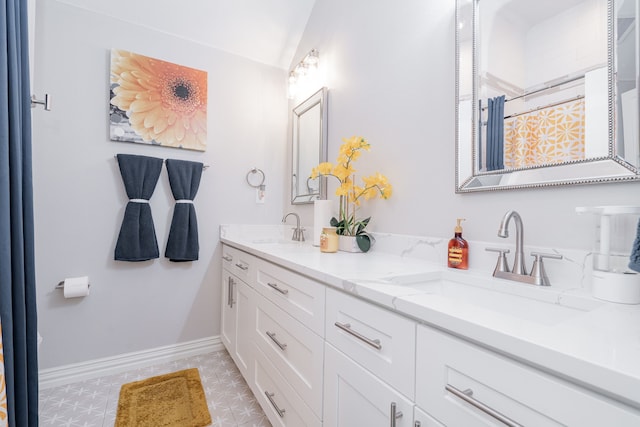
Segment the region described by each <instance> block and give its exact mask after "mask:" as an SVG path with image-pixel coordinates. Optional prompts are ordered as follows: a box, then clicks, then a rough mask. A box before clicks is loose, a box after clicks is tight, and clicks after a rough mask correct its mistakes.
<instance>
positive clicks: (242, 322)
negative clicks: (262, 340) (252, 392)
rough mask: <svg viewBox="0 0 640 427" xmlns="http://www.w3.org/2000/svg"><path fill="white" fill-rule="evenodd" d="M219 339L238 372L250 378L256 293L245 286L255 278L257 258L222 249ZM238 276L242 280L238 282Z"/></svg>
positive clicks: (230, 249)
mask: <svg viewBox="0 0 640 427" xmlns="http://www.w3.org/2000/svg"><path fill="white" fill-rule="evenodd" d="M222 259H223V270H222V318H221V329H222V331H221V338H222V343H223V344H224V346H225V347H226V348H227V351H228V352H229V354H230V355H231V358H232V359H233V360H234V362H235V363H236V365H237V366H238V369H240V372H242V374H243V375H245V377H249V376H250V374H251V372H250V369H251V368H252V366H253V362H252V359H253V344H252V340H251V336H252V334H251V331H252V326H253V323H254V319H255V302H256V297H255V295H256V293H255V291H254V290H253V289H252V288H251V287H250V286H249V285H248V283H247V281H251V278H252V274H253V275H255V261H256V258H254V257H253V256H251V255H249V254H246V253H244V252H241V251H238V250H236V249H234V248H230V247H223V258H222ZM240 277H243V279H241V278H240Z"/></svg>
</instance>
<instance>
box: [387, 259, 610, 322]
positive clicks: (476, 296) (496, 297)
mask: <svg viewBox="0 0 640 427" xmlns="http://www.w3.org/2000/svg"><path fill="white" fill-rule="evenodd" d="M383 281H384V282H385V283H388V284H393V285H397V286H402V287H409V288H411V289H414V290H416V291H419V293H416V295H414V296H406V297H405V299H414V298H423V299H427V298H428V297H429V295H433V296H437V297H438V298H446V299H447V300H449V302H451V303H454V304H458V305H460V306H461V308H464V306H466V307H468V308H472V307H477V308H481V309H485V310H489V311H491V312H494V313H499V314H503V315H508V316H511V317H515V318H518V319H522V320H527V321H529V322H534V323H538V324H541V325H555V324H558V323H560V322H563V321H566V320H570V319H573V318H575V317H577V316H581V315H583V314H585V313H587V312H589V311H592V310H594V309H596V308H598V307H601V306H602V305H603V304H604V303H601V302H598V301H595V300H593V299H590V298H583V297H575V296H567V295H563V293H562V292H561V291H558V290H555V289H550V288H542V287H539V286H533V285H526V284H519V283H513V282H505V281H502V280H496V279H493V278H485V277H480V276H478V277H474V276H467V275H465V274H460V275H458V274H456V273H455V272H449V271H444V272H433V273H427V274H421V275H411V276H394V277H389V278H385V279H384V280H383ZM420 295H424V296H422V297H421V296H420Z"/></svg>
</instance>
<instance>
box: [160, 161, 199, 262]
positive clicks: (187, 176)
mask: <svg viewBox="0 0 640 427" xmlns="http://www.w3.org/2000/svg"><path fill="white" fill-rule="evenodd" d="M166 164H167V173H168V174H169V184H170V185H171V192H172V193H173V198H174V199H176V205H175V208H174V209H173V219H172V220H171V229H170V230H169V238H168V239H167V248H166V250H165V253H164V256H165V257H167V258H169V260H171V261H175V262H181V261H196V260H197V259H198V253H199V251H200V246H199V244H198V220H197V218H196V209H195V208H194V206H193V199H194V198H195V197H196V193H197V192H198V187H199V186H200V178H201V176H202V169H203V164H202V163H198V162H189V161H186V160H175V159H167V160H166Z"/></svg>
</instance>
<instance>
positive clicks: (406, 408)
mask: <svg viewBox="0 0 640 427" xmlns="http://www.w3.org/2000/svg"><path fill="white" fill-rule="evenodd" d="M415 328H416V324H415V322H413V321H411V320H409V319H407V318H405V317H402V316H399V315H397V314H395V313H392V312H390V311H388V310H385V309H383V308H380V307H378V306H375V305H373V304H370V303H368V302H365V301H362V300H360V299H357V298H354V297H352V296H349V295H347V294H344V293H342V292H339V291H336V290H334V289H327V310H326V341H327V343H326V344H325V372H324V396H325V397H324V423H325V425H326V426H342V427H348V426H356V425H363V426H364V425H371V426H374V425H392V426H394V425H395V426H410V425H412V420H413V402H412V401H413V395H414V378H415Z"/></svg>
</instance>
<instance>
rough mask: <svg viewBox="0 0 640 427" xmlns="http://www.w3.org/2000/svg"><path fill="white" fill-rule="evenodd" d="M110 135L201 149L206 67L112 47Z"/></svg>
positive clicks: (204, 141) (204, 129) (204, 135)
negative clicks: (163, 59)
mask: <svg viewBox="0 0 640 427" xmlns="http://www.w3.org/2000/svg"><path fill="white" fill-rule="evenodd" d="M110 104H111V107H110V124H111V139H112V140H115V141H128V142H141V143H146V144H157V145H163V146H168V147H176V148H186V149H190V150H200V151H204V150H205V149H206V145H207V72H206V71H201V70H196V69H194V68H189V67H184V66H181V65H177V64H173V63H171V62H166V61H161V60H159V59H154V58H150V57H148V56H144V55H139V54H136V53H132V52H128V51H125V50H119V49H112V50H111V101H110Z"/></svg>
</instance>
